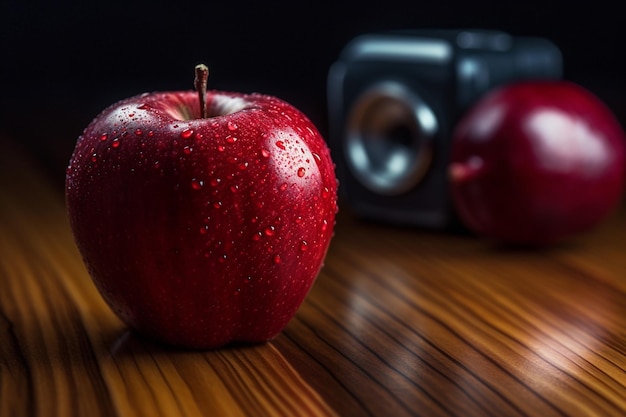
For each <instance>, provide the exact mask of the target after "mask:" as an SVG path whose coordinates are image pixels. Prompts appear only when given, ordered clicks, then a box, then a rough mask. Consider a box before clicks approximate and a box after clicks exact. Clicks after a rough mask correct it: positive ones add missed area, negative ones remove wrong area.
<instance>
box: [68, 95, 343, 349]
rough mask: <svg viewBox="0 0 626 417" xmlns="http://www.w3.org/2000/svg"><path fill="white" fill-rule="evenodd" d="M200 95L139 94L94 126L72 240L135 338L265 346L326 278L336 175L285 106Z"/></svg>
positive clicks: (71, 200) (74, 169)
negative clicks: (316, 282)
mask: <svg viewBox="0 0 626 417" xmlns="http://www.w3.org/2000/svg"><path fill="white" fill-rule="evenodd" d="M199 91H200V94H198V93H195V92H193V91H178V92H160V93H151V94H142V95H139V96H136V97H132V98H129V99H126V100H122V101H120V102H118V103H115V104H113V105H112V106H110V107H109V108H107V109H105V110H104V111H103V112H102V113H100V114H99V115H98V116H97V117H96V118H95V119H94V120H93V121H92V122H91V123H90V124H89V126H88V127H87V128H86V129H85V131H84V132H83V134H82V136H80V138H79V139H78V141H77V143H76V148H75V150H74V153H73V155H72V157H71V160H70V163H69V166H68V169H67V177H66V201H67V209H68V213H69V218H70V222H71V227H72V231H73V233H74V237H75V241H76V244H77V246H78V248H79V250H80V252H81V254H82V256H83V259H84V261H85V263H86V266H87V268H88V271H89V273H90V275H91V277H92V279H93V281H94V283H95V285H96V287H97V288H98V289H99V291H100V292H101V294H102V296H103V297H104V299H105V300H106V302H107V303H108V304H109V305H110V306H111V308H112V310H113V311H115V313H117V314H118V316H119V317H120V318H121V319H122V320H123V321H124V322H125V323H127V324H128V325H129V326H131V327H132V328H134V329H136V330H137V331H138V332H139V333H142V334H144V335H147V336H148V337H150V338H153V339H155V340H158V341H161V342H164V343H167V344H171V345H178V346H183V347H188V348H215V347H220V346H223V345H226V344H228V343H230V342H261V341H266V340H269V339H272V338H273V337H275V336H276V335H277V334H278V333H280V332H281V331H282V329H283V328H284V327H285V326H286V325H287V323H288V322H289V321H290V320H291V318H292V317H293V316H294V314H295V313H296V311H297V309H298V308H299V306H300V305H301V303H302V302H303V300H304V299H305V297H306V295H307V293H308V292H309V289H310V288H311V286H312V284H313V283H314V280H315V278H316V276H317V275H318V273H319V271H320V268H321V267H322V264H323V260H324V258H325V255H326V252H327V249H328V247H329V244H330V241H331V237H332V235H333V228H334V224H335V214H336V211H337V195H336V194H337V181H336V178H335V173H334V164H333V162H332V160H331V157H330V153H329V150H328V148H327V146H326V143H325V141H324V139H323V138H322V136H321V135H320V133H319V132H318V130H317V129H316V127H315V126H314V125H313V123H312V122H311V121H310V120H309V119H308V118H307V117H306V116H305V115H304V114H303V113H301V112H300V111H299V110H297V109H296V108H294V107H293V106H291V105H290V104H288V103H286V102H284V101H282V100H280V99H278V98H275V97H271V96H267V95H261V94H241V93H234V92H222V91H208V92H206V87H204V91H205V93H204V94H203V93H202V88H201V89H200V90H199ZM199 97H200V98H206V102H205V103H203V102H202V100H201V99H199ZM203 113H204V114H203ZM203 116H204V117H203Z"/></svg>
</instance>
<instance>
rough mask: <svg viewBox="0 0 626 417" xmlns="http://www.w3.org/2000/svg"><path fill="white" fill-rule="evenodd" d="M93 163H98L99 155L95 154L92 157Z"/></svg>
mask: <svg viewBox="0 0 626 417" xmlns="http://www.w3.org/2000/svg"><path fill="white" fill-rule="evenodd" d="M91 162H98V155H97V154H95V153H94V154H93V155H91Z"/></svg>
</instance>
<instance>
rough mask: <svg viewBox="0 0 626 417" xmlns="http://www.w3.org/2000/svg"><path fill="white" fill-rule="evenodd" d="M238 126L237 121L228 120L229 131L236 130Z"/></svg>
mask: <svg viewBox="0 0 626 417" xmlns="http://www.w3.org/2000/svg"><path fill="white" fill-rule="evenodd" d="M238 127H239V126H237V123H235V122H233V121H229V122H228V130H230V131H231V132H232V131H235V130H237V128H238Z"/></svg>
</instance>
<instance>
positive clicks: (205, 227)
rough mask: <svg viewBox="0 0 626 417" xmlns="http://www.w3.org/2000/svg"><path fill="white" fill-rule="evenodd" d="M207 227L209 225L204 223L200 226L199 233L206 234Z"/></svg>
mask: <svg viewBox="0 0 626 417" xmlns="http://www.w3.org/2000/svg"><path fill="white" fill-rule="evenodd" d="M208 229H209V226H208V225H206V224H205V225H204V226H202V227H200V234H201V235H206V234H207V232H208Z"/></svg>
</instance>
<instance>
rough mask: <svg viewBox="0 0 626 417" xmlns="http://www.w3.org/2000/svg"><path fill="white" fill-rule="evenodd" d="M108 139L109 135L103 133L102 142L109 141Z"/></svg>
mask: <svg viewBox="0 0 626 417" xmlns="http://www.w3.org/2000/svg"><path fill="white" fill-rule="evenodd" d="M108 138H109V135H108V134H106V133H103V134H101V135H100V140H101V141H102V142H104V141H105V140H107V139H108Z"/></svg>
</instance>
